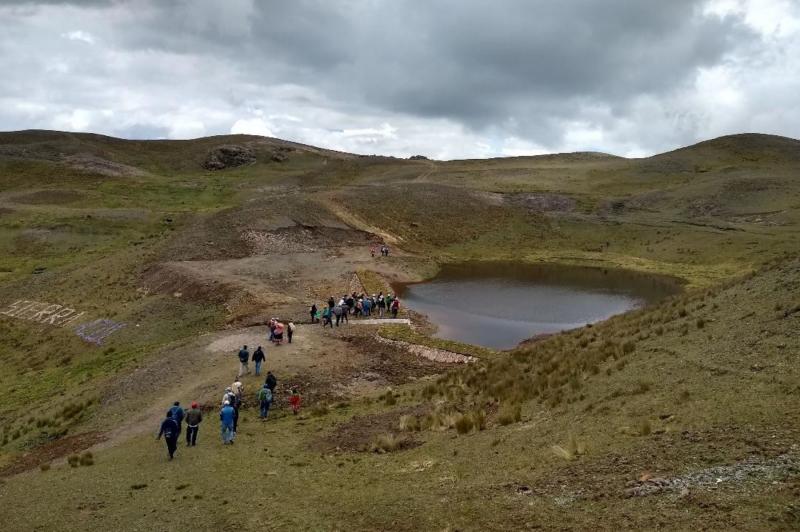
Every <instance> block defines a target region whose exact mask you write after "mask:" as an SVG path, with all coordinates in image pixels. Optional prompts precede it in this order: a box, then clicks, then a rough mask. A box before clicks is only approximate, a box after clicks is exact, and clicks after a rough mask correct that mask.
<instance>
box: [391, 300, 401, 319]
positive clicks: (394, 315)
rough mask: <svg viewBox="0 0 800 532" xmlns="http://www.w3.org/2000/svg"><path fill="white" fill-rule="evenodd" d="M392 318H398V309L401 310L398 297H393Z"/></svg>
mask: <svg viewBox="0 0 800 532" xmlns="http://www.w3.org/2000/svg"><path fill="white" fill-rule="evenodd" d="M391 308H392V318H397V311H398V310H400V300H399V299H397V298H396V297H395V298H394V299H392V307H391Z"/></svg>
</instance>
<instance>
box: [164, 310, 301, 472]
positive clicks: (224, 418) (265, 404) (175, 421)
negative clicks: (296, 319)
mask: <svg viewBox="0 0 800 532" xmlns="http://www.w3.org/2000/svg"><path fill="white" fill-rule="evenodd" d="M279 324H280V325H281V327H282V328H283V327H284V326H283V324H282V323H281V322H280V321H278V320H277V319H273V320H271V321H270V332H269V334H270V340H273V341H275V338H274V337H275V336H277V335H279V334H282V331H280V329H281V328H279V327H278V325H279ZM284 330H286V331H289V334H288V338H289V342H290V343H291V338H292V332H294V324H293V323H291V322H289V323H288V325H287V326H285V328H284ZM277 340H279V341H282V336H278V337H277ZM238 358H239V372H238V374H237V375H236V379H235V380H234V382H233V384H231V385H230V386H228V387H227V388H225V392H224V393H223V394H222V404H221V407H220V410H219V419H220V434H221V437H222V444H223V445H232V444H233V442H234V440H235V439H236V430H237V428H238V425H239V411H240V410H241V408H242V406H243V405H244V404H245V399H244V396H245V388H244V383H243V382H242V377H243V376H245V375H247V374H249V373H250V368H249V362H250V360H252V361H253V362H254V363H255V375H256V376H260V374H261V366H262V364H263V363H264V362H265V361H266V358H267V357H266V353H265V352H264V349H263V348H262V347H261V346H258V348H256V350H255V351H254V352H253V354H252V357H251V355H250V351H249V350H248V348H247V346H246V345H245V346H242V348H241V349H240V350H239V352H238ZM277 385H278V379H277V378H276V377H275V375H274V374H273V373H272V371H267V375H266V379H265V381H264V384H263V385H262V386H261V387H260V388H259V389H258V391H257V392H256V394H255V402H256V404H257V405H258V409H259V418H260V419H261V420H262V421H266V419H267V417H268V416H269V411H270V408H271V406H272V402H273V400H274V399H275V388H276V386H277ZM288 403H289V406H290V407H291V408H292V413H293V414H297V413H299V412H300V404H301V398H300V392H299V390H298V388H297V387H296V386H293V387H292V388H291V395H290V396H289V400H288ZM184 421H185V422H186V445H187V446H190V447H191V446H194V445H196V444H197V433H198V429H199V426H200V423H201V422H202V421H203V412H202V410H201V409H200V406H199V405H198V403H197V402H196V401H193V402H192V404H191V408H190V409H188V410H184V409H183V407H181V404H180V401H175V403H174V404H173V405H172V407H171V408H170V409H169V410H168V411H167V414H166V417H165V419H164V420H163V421H162V422H161V427H160V430H159V432H158V435H157V436H156V439H157V440H159V439H161V437H162V436H163V437H164V440H165V442H166V444H167V453H168V455H169V459H170V460H172V459H173V458H174V456H175V452H176V451H177V449H178V440H179V438H180V435H181V432H183V423H184Z"/></svg>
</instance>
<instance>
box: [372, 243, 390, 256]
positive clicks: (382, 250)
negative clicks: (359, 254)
mask: <svg viewBox="0 0 800 532" xmlns="http://www.w3.org/2000/svg"><path fill="white" fill-rule="evenodd" d="M378 251H380V253H381V257H388V256H389V246H387V245H386V244H381V245H380V247H378V246H372V247H370V248H369V253H370V255H372V256H373V257H375V253H377V252H378Z"/></svg>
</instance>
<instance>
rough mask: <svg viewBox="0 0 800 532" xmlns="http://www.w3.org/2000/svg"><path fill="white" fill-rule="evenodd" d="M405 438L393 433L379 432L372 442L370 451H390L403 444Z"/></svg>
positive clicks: (397, 448) (399, 447)
mask: <svg viewBox="0 0 800 532" xmlns="http://www.w3.org/2000/svg"><path fill="white" fill-rule="evenodd" d="M406 441H407V440H405V438H402V437H398V436H395V435H394V434H381V435H380V436H378V437H376V438H375V440H374V441H373V442H372V446H371V448H372V452H375V453H391V452H393V451H397V450H399V449H401V448H402V447H403V445H405V443H406Z"/></svg>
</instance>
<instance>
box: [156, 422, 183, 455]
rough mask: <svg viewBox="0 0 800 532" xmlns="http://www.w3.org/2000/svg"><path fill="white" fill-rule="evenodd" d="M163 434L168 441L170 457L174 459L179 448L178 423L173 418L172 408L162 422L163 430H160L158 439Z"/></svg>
mask: <svg viewBox="0 0 800 532" xmlns="http://www.w3.org/2000/svg"><path fill="white" fill-rule="evenodd" d="M162 434H163V435H164V441H166V442H167V452H168V453H169V459H170V460H172V458H173V457H174V456H175V451H176V450H177V449H178V424H177V423H175V420H174V419H172V410H169V411H168V412H167V417H166V419H164V421H162V422H161V430H159V431H158V436H156V440H160V439H161V435H162Z"/></svg>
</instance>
